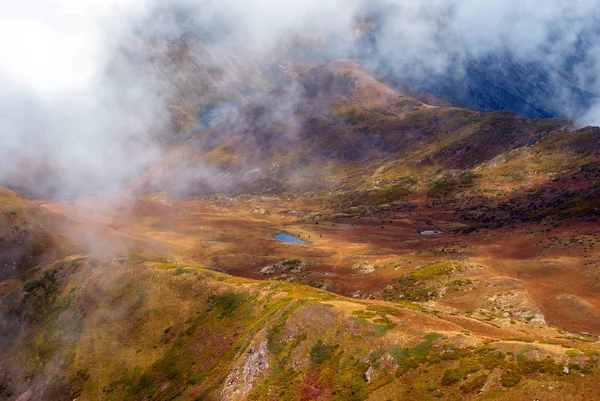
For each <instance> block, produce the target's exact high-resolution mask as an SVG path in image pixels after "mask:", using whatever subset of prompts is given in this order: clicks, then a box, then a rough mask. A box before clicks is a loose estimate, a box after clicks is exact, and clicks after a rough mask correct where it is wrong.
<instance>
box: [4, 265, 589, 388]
mask: <svg viewBox="0 0 600 401" xmlns="http://www.w3.org/2000/svg"><path fill="white" fill-rule="evenodd" d="M0 299H2V304H1V305H0V308H1V310H2V315H1V316H3V317H4V319H3V320H2V321H0V331H1V334H2V336H1V337H0V338H1V339H2V340H0V351H2V353H1V354H2V355H3V363H2V366H1V368H0V369H1V370H0V373H1V374H0V394H1V395H2V396H5V397H6V396H7V397H8V398H9V399H19V400H33V399H56V400H62V399H64V400H71V399H74V398H77V399H81V400H92V399H108V400H110V399H118V400H129V399H131V400H139V399H149V400H150V399H152V400H166V399H175V398H177V399H202V400H247V399H256V400H269V399H286V400H316V399H337V400H364V399H367V398H369V399H372V400H386V399H394V400H400V399H432V400H433V399H437V398H439V397H446V398H448V399H455V398H458V397H464V398H466V399H496V398H497V397H498V396H500V395H502V396H510V397H512V398H521V397H525V396H531V395H533V396H544V395H546V394H549V393H548V390H545V389H546V388H547V387H549V386H551V387H553V388H554V389H555V391H554V392H553V393H552V396H554V397H559V398H560V397H562V396H565V395H566V394H569V395H570V396H571V397H572V398H573V399H584V397H588V398H587V399H590V398H594V397H596V396H598V394H600V393H599V392H600V387H598V381H597V380H595V377H594V375H593V373H595V372H596V371H597V369H598V367H597V358H598V355H599V354H600V349H598V347H597V345H595V344H592V343H589V342H574V341H572V340H570V339H566V338H565V333H564V332H561V331H557V330H556V329H554V328H551V327H547V326H544V325H537V324H533V323H531V324H530V323H521V322H515V324H513V325H508V326H507V327H506V326H505V327H503V328H500V327H496V326H494V325H491V324H488V323H486V322H485V321H480V320H478V319H476V318H467V317H460V316H453V315H451V314H447V313H443V312H434V313H432V312H429V313H425V312H421V311H420V310H414V306H413V308H412V309H409V308H406V305H408V304H393V303H383V302H372V301H361V300H351V299H346V298H342V297H339V296H335V295H333V294H330V293H326V292H323V291H318V290H315V289H310V288H307V287H302V286H299V285H296V284H289V283H281V282H262V283H261V282H256V281H251V280H246V279H238V278H232V277H229V276H225V275H222V274H218V273H214V272H211V271H208V270H205V269H198V268H194V267H189V266H182V265H177V264H175V263H170V262H168V261H165V260H162V259H155V258H151V257H145V256H141V255H130V256H128V257H113V258H110V257H109V258H106V257H99V256H94V255H87V256H82V257H77V258H75V257H71V258H68V259H65V260H62V261H59V262H57V263H54V264H51V265H48V266H45V267H44V268H43V269H42V271H40V272H38V273H34V274H30V275H29V276H28V277H26V278H24V280H23V281H19V280H10V281H7V282H6V284H5V285H4V286H3V287H0ZM525 328H526V329H527V331H526V332H524V330H523V329H525ZM540 336H543V337H544V338H545V339H546V340H545V341H543V342H541V341H540V342H533V339H534V338H536V337H540ZM584 340H586V339H585V338H582V340H581V341H584ZM108 355H110V358H107V356H108ZM567 365H568V368H567ZM565 368H567V369H565ZM567 372H570V373H567ZM579 372H580V373H582V374H581V375H580V374H579ZM517 384H519V386H517V387H515V386H516V385H517ZM540 387H542V390H540ZM534 388H536V389H537V390H533V389H534ZM532 391H533V393H532ZM478 393H479V394H478Z"/></svg>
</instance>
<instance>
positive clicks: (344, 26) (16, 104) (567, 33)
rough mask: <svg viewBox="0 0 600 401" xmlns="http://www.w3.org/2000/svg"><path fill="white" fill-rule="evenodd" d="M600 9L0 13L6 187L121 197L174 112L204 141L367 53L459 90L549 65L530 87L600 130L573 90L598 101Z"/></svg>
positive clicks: (159, 7) (284, 5)
mask: <svg viewBox="0 0 600 401" xmlns="http://www.w3.org/2000/svg"><path fill="white" fill-rule="evenodd" d="M598 13H599V12H598V10H597V7H596V1H593V0H577V1H566V0H550V1H547V0H546V1H541V0H532V1H528V2H522V1H516V0H496V1H492V2H482V1H479V0H432V1H428V2H423V1H421V0H394V1H391V0H390V1H385V0H379V1H360V0H324V1H323V0H291V1H280V0H170V1H158V0H108V1H107V0H102V1H101V0H88V1H83V2H82V1H74V0H55V1H52V2H50V1H46V0H26V1H23V2H16V1H5V2H1V3H0V48H1V49H2V51H1V52H0V85H1V86H2V88H3V89H2V91H1V92H0V181H3V182H5V181H6V179H7V177H9V176H10V177H13V181H14V180H15V178H14V177H15V174H16V175H17V178H16V180H17V181H18V180H19V179H21V176H23V175H26V174H25V173H26V171H25V170H26V168H27V167H28V168H33V167H32V166H34V165H35V164H36V163H37V164H39V166H38V167H36V168H33V169H34V170H36V169H37V170H44V169H50V170H53V171H55V172H56V174H55V180H56V182H54V183H53V184H52V185H54V186H55V187H57V188H59V189H60V192H63V193H64V194H76V193H78V192H89V190H90V188H93V187H96V188H97V189H98V190H107V189H110V190H115V189H116V188H118V187H119V186H121V185H122V184H123V183H124V182H126V181H127V180H129V179H131V178H133V177H134V176H136V175H137V174H139V173H140V172H141V171H143V170H144V169H145V168H147V167H148V166H149V165H151V164H152V163H154V162H156V161H157V160H158V159H159V158H160V157H161V156H162V155H163V153H164V152H165V151H167V150H169V149H168V146H169V145H168V144H167V147H166V148H165V141H164V138H165V135H164V133H165V132H167V131H169V130H170V129H171V128H172V127H171V126H170V125H171V123H172V121H171V119H172V117H173V115H172V113H173V110H174V103H176V102H175V100H177V101H179V103H177V104H175V106H177V107H179V106H181V110H179V112H180V114H181V115H182V116H185V117H186V118H189V119H191V120H194V119H195V118H196V119H197V120H198V121H196V122H195V127H197V129H202V128H205V127H206V126H207V125H209V124H212V123H214V121H216V120H218V119H219V118H221V117H222V116H223V115H225V114H226V113H227V112H229V111H230V110H231V109H233V108H235V107H239V106H240V105H243V104H244V103H246V102H248V101H249V100H250V99H252V98H253V96H255V95H256V94H258V93H261V92H264V91H266V90H270V89H272V88H274V87H275V86H277V85H280V84H282V83H284V82H285V81H286V80H287V79H289V78H290V77H293V76H294V74H297V73H298V72H302V68H307V67H310V66H312V65H315V64H318V63H323V62H325V61H327V60H332V59H335V58H341V57H353V56H356V55H357V54H358V55H363V56H365V55H367V57H370V56H375V55H376V56H377V59H374V60H367V61H372V62H374V63H380V62H381V61H382V60H383V61H384V62H385V63H386V65H387V66H388V67H389V69H390V70H391V71H393V73H394V76H395V78H397V79H398V80H406V81H408V82H413V83H417V84H418V83H420V82H427V81H431V79H432V78H431V77H436V76H437V77H443V78H444V79H446V80H447V79H452V80H454V81H456V82H457V84H456V85H455V86H458V87H460V83H461V80H462V79H464V76H463V75H461V74H464V73H465V69H466V68H467V66H468V63H469V62H472V61H473V60H481V59H484V58H485V57H489V55H494V57H496V59H494V58H492V59H491V60H500V61H502V60H508V59H510V60H511V62H512V61H514V62H517V63H520V64H519V65H520V66H522V68H538V69H540V68H541V70H542V73H540V75H539V76H535V77H536V79H538V78H539V77H540V76H541V77H547V80H548V82H547V83H546V82H541V83H535V84H538V86H539V85H546V86H547V88H546V89H544V90H546V91H547V93H549V94H551V95H552V96H550V95H547V96H546V97H556V100H553V102H554V103H556V104H560V105H563V107H557V109H561V110H563V109H564V110H565V113H571V114H573V115H574V116H575V117H580V119H581V121H582V122H584V123H598V122H600V113H599V112H597V110H599V109H600V107H598V106H593V107H587V106H586V105H585V102H580V101H578V100H577V99H574V98H573V93H572V89H569V90H564V88H576V90H578V91H581V92H582V93H588V92H589V93H592V94H598V93H600V80H599V79H598V76H599V75H600V67H599V66H600V63H599V62H598V61H599V60H600V46H599V45H598V44H597V43H599V41H598V40H597V39H598V37H599V36H600V31H599V30H598V28H597V26H598V21H599V19H600V18H599V14H598ZM361 18H373V19H375V20H376V24H375V25H374V26H373V28H372V29H373V30H372V32H371V33H370V36H371V37H372V38H373V39H374V40H373V41H370V42H368V43H367V44H366V46H369V47H371V48H375V50H376V51H372V50H373V49H371V50H370V51H368V52H361V51H360V50H361V46H365V42H364V41H363V42H361V39H364V38H357V36H356V32H357V30H356V28H357V21H359V20H360V19H361ZM363 34H364V32H363ZM182 35H188V37H191V38H193V40H194V46H192V47H190V48H189V49H188V50H189V58H190V60H191V61H190V62H189V63H188V64H185V65H177V64H176V63H171V62H169V60H168V57H167V55H169V51H170V50H171V49H170V48H169V47H168V43H169V41H173V40H176V39H178V38H181V37H182ZM357 39H358V40H357ZM153 40H155V41H154V42H153ZM490 63H491V65H493V66H494V68H495V69H494V70H493V73H492V72H489V71H488V72H487V73H488V75H489V74H493V75H495V76H498V77H501V76H502V74H507V72H506V70H505V69H506V65H504V64H498V63H496V61H491V62H490ZM298 65H303V66H302V67H298ZM540 66H543V67H540ZM486 68H487V67H486ZM540 79H541V78H540ZM508 81H510V77H508ZM436 82H437V83H436V85H438V84H439V79H438V81H436ZM502 82H506V80H505V81H502ZM430 87H432V85H430ZM433 88H434V89H435V85H433ZM509 89H510V90H512V88H509ZM529 89H530V88H529V87H527V88H525V89H523V90H524V91H525V92H526V91H528V90H529ZM533 89H535V88H533V86H532V89H531V90H533ZM483 90H485V87H484V88H483ZM569 91H570V92H569ZM543 93H544V94H545V93H546V92H543ZM534 95H535V94H534ZM585 96H587V95H585ZM585 96H584V97H585ZM176 97H178V99H175V100H174V98H176ZM534 97H535V96H533V97H532V98H534ZM208 98H210V101H211V102H212V103H210V104H209V101H207V99H208ZM181 99H183V100H181ZM214 99H217V101H215V100H214ZM586 99H587V98H586ZM554 103H553V104H554ZM175 108H176V107H175ZM186 113H187V114H186ZM193 127H194V126H192V128H193ZM190 132H192V131H189V130H188V131H186V132H185V135H189V134H190ZM185 135H184V137H183V139H185V138H186V137H185ZM24 171H25V172H24ZM15 172H17V173H15ZM19 172H23V174H21V176H19V174H18V173H19ZM39 185H41V184H39ZM65 196H68V195H65Z"/></svg>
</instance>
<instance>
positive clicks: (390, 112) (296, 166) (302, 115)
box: [130, 60, 571, 195]
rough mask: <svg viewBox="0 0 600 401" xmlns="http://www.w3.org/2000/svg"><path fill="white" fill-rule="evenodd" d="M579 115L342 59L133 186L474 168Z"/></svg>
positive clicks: (188, 190)
mask: <svg viewBox="0 0 600 401" xmlns="http://www.w3.org/2000/svg"><path fill="white" fill-rule="evenodd" d="M570 125H571V122H570V121H568V120H560V119H550V120H526V119H523V118H520V117H518V116H516V115H514V114H511V113H509V112H495V113H480V112H475V111H471V110H466V109H459V108H450V107H435V106H429V105H426V104H424V103H422V102H420V101H418V100H416V99H414V98H411V97H409V96H405V95H403V94H401V93H398V92H396V91H395V90H393V89H391V88H389V87H387V86H385V85H384V84H382V83H381V82H379V81H377V80H375V79H374V78H373V77H371V76H369V75H367V74H366V73H364V72H363V71H362V70H361V69H360V66H359V64H358V62H356V61H346V60H341V61H335V62H332V63H330V64H328V65H326V66H324V67H319V68H316V69H313V70H311V71H309V72H307V73H305V74H303V75H301V76H300V77H298V78H297V79H295V80H292V81H291V82H289V83H288V84H286V85H284V86H283V87H281V88H279V89H277V90H275V91H273V92H270V93H269V94H267V95H265V96H264V97H262V98H260V99H258V100H256V101H255V102H252V103H251V104H249V105H247V106H246V107H244V108H242V109H241V110H240V111H239V112H238V113H237V114H235V115H233V116H232V117H231V118H228V119H226V120H225V121H223V122H222V123H221V124H218V125H217V126H215V127H213V128H211V129H209V130H207V131H204V132H201V133H199V134H197V135H195V136H193V137H192V138H191V139H190V140H189V141H188V142H187V143H186V144H185V145H184V146H183V147H182V148H180V149H178V150H176V151H175V152H173V153H172V154H171V155H170V156H169V157H168V158H166V159H165V160H164V161H163V162H162V163H161V164H160V165H159V166H157V167H155V168H153V169H151V170H150V171H148V172H147V173H145V174H144V175H142V176H141V177H140V178H138V179H136V180H134V181H133V182H132V183H131V185H130V187H131V188H132V189H133V190H134V191H135V192H137V193H149V192H153V191H155V190H166V191H170V192H173V193H177V194H179V195H186V194H188V195H189V194H203V193H217V192H233V193H238V194H239V193H282V192H285V191H292V192H293V191H307V190H322V189H327V190H338V189H344V190H347V189H356V188H358V187H359V186H360V185H361V184H365V180H364V177H368V176H370V175H372V174H373V173H375V172H376V171H378V169H380V168H385V165H387V163H390V162H396V163H397V162H401V163H404V164H405V166H407V167H411V168H413V169H414V170H416V171H422V172H424V173H425V174H433V173H435V172H437V171H438V170H440V169H460V170H470V169H472V168H474V167H476V166H477V165H479V164H480V163H483V162H485V161H488V160H491V159H493V158H494V157H496V156H498V155H499V154H502V153H505V152H510V151H511V150H513V149H515V148H518V147H522V146H526V145H528V144H532V143H535V141H537V140H539V139H541V138H543V137H544V136H546V135H548V134H549V133H552V132H557V131H564V130H566V129H568V128H569V127H570ZM359 177H363V178H362V179H361V178H359Z"/></svg>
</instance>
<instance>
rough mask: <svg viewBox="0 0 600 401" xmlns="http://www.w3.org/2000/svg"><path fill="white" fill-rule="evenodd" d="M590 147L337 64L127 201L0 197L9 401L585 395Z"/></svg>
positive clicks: (590, 276) (168, 164)
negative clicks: (414, 93)
mask: <svg viewBox="0 0 600 401" xmlns="http://www.w3.org/2000/svg"><path fill="white" fill-rule="evenodd" d="M599 177H600V129H599V128H597V127H583V128H582V127H579V126H577V124H576V123H575V122H573V121H571V120H568V119H556V118H555V119H534V120H529V119H526V118H523V117H520V116H517V115H515V114H513V113H510V112H507V111H495V112H489V113H484V112H478V111H473V110H468V109H463V108H459V107H450V106H447V105H443V106H436V105H429V104H425V103H423V102H421V101H419V100H416V99H414V98H412V97H410V96H407V95H406V94H403V93H400V92H398V91H397V90H395V89H392V88H391V87H388V86H386V85H385V84H383V83H382V82H380V81H378V80H376V79H375V78H374V77H372V76H370V75H368V74H367V73H366V72H364V71H363V70H362V67H361V64H360V62H358V61H357V60H337V61H333V62H330V63H328V64H326V65H324V66H320V67H317V68H314V69H311V70H309V71H307V72H306V73H304V74H301V75H299V76H298V77H296V78H294V79H293V80H291V81H289V82H287V83H286V84H284V85H283V86H281V87H280V88H277V89H274V90H273V91H271V92H268V93H264V94H261V95H260V96H257V97H256V98H255V99H254V100H253V101H252V102H249V103H248V104H246V105H245V106H243V107H241V108H240V109H239V110H238V111H237V112H236V113H235V114H232V115H231V116H230V117H229V118H225V119H223V120H222V121H221V122H219V123H217V124H215V125H214V126H212V127H210V128H207V129H204V130H200V131H198V132H193V133H192V134H191V136H190V137H189V139H187V140H186V141H185V142H184V143H183V144H182V145H181V146H177V147H174V148H173V149H170V150H169V151H168V152H167V154H166V156H165V157H164V158H163V159H162V160H161V161H160V162H159V163H157V164H155V165H152V166H149V167H148V169H147V170H146V171H145V172H143V173H142V174H140V175H139V176H137V177H136V178H135V179H133V180H131V181H130V182H129V183H128V184H127V185H126V186H125V187H124V188H122V189H121V191H119V192H117V193H114V192H113V193H107V194H103V195H102V196H96V197H93V196H81V197H75V198H70V199H66V200H65V199H56V198H52V197H50V196H48V197H46V196H42V195H39V196H35V197H34V196H32V195H31V194H33V193H36V192H35V191H34V190H35V189H36V188H29V189H27V188H23V187H21V186H14V185H9V184H10V183H11V181H9V182H8V184H7V185H9V186H11V187H12V188H13V189H14V190H15V191H17V192H20V193H22V194H23V195H30V196H31V197H32V199H28V198H27V197H24V196H21V195H19V194H17V193H16V192H13V191H12V190H11V189H8V188H1V190H0V218H1V219H2V220H1V224H0V230H1V231H0V262H1V266H0V267H1V268H2V269H1V270H0V272H1V273H2V276H1V277H0V312H1V313H0V334H1V335H0V355H2V357H1V358H0V396H2V397H4V398H7V399H15V400H18V401H32V400H37V399H52V400H73V399H82V400H96V399H114V400H169V399H192V400H232V401H233V400H307V401H308V400H330V399H332V400H340V401H341V400H373V401H378V400H382V401H385V400H429V399H431V400H434V399H447V400H455V399H458V398H465V399H490V400H491V399H506V398H512V399H543V400H563V399H565V398H569V399H574V400H575V399H577V400H589V399H596V398H600V382H599V381H598V380H597V378H598V374H600V365H599V363H600V345H599V344H600V269H599V267H600V229H599V226H598V217H599V216H600V184H599Z"/></svg>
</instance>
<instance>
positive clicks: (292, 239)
mask: <svg viewBox="0 0 600 401" xmlns="http://www.w3.org/2000/svg"><path fill="white" fill-rule="evenodd" d="M273 238H275V239H276V240H277V241H282V242H289V243H291V244H306V242H305V241H302V240H301V239H299V238H296V237H292V236H291V235H289V234H284V233H281V234H277V235H275V236H274V237H273Z"/></svg>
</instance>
